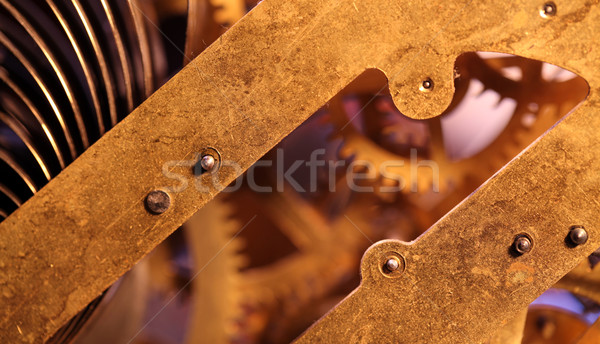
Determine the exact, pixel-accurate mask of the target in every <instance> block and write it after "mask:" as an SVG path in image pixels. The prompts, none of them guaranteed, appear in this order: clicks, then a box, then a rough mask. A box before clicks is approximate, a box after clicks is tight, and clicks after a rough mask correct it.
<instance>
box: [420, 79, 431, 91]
mask: <svg viewBox="0 0 600 344" xmlns="http://www.w3.org/2000/svg"><path fill="white" fill-rule="evenodd" d="M419 89H420V90H421V91H422V92H425V91H431V89H433V80H431V79H429V78H427V79H425V80H423V82H422V83H421V87H419Z"/></svg>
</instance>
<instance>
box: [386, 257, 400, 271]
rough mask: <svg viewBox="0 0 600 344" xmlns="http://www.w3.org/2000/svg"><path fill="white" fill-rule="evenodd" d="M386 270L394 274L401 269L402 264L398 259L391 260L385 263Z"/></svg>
mask: <svg viewBox="0 0 600 344" xmlns="http://www.w3.org/2000/svg"><path fill="white" fill-rule="evenodd" d="M385 268H386V270H387V271H389V272H393V271H396V270H398V268H400V262H399V261H398V259H396V258H390V259H388V260H387V261H386V262H385Z"/></svg>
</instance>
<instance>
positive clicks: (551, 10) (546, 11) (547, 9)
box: [540, 1, 556, 18]
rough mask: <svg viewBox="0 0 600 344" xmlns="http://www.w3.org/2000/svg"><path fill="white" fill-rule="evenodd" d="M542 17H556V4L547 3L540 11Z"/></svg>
mask: <svg viewBox="0 0 600 344" xmlns="http://www.w3.org/2000/svg"><path fill="white" fill-rule="evenodd" d="M540 15H541V16H542V17H544V18H548V17H552V16H554V15H556V4H555V3H554V2H552V1H549V2H547V3H545V4H544V6H542V9H541V10H540Z"/></svg>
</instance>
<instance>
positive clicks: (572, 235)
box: [569, 226, 588, 246]
mask: <svg viewBox="0 0 600 344" xmlns="http://www.w3.org/2000/svg"><path fill="white" fill-rule="evenodd" d="M569 239H570V240H571V242H572V243H573V244H574V245H576V246H577V245H583V244H585V243H586V242H587V241H588V233H587V231H586V230H585V229H584V228H583V227H581V226H577V227H573V228H571V230H570V231H569Z"/></svg>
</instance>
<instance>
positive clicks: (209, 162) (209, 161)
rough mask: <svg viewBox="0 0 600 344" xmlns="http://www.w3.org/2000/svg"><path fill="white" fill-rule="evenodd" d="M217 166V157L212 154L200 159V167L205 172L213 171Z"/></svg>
mask: <svg viewBox="0 0 600 344" xmlns="http://www.w3.org/2000/svg"><path fill="white" fill-rule="evenodd" d="M215 164H216V160H215V157H214V156H212V155H210V154H206V155H204V156H202V158H201V159H200V166H201V167H202V168H203V169H204V170H205V171H211V170H212V169H213V168H214V167H215Z"/></svg>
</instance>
